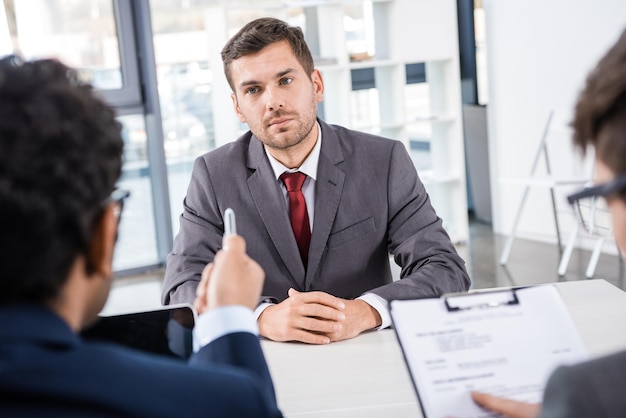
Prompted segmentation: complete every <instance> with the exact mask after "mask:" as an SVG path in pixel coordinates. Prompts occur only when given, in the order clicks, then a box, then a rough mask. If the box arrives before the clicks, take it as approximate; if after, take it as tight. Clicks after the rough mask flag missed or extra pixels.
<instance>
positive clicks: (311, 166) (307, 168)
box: [263, 122, 322, 180]
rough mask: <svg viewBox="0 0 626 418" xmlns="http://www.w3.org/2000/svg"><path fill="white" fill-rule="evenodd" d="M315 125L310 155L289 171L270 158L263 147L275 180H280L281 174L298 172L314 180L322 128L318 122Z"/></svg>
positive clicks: (320, 146) (320, 145)
mask: <svg viewBox="0 0 626 418" xmlns="http://www.w3.org/2000/svg"><path fill="white" fill-rule="evenodd" d="M315 123H316V124H317V141H316V142H315V146H314V147H313V149H312V150H311V153H310V154H309V156H308V157H306V159H305V160H304V162H302V165H301V166H300V167H298V168H295V169H289V168H287V167H285V166H284V165H283V164H282V163H281V162H280V161H278V160H277V159H276V158H274V157H272V154H270V153H269V152H267V149H265V145H263V148H264V149H265V154H266V155H267V158H268V159H269V160H270V165H271V166H272V170H274V176H275V177H276V180H278V179H279V178H280V175H281V174H283V173H284V172H285V171H288V172H290V173H293V172H296V171H300V172H302V173H304V174H306V175H307V176H309V177H311V178H312V179H313V180H315V179H316V177H317V163H318V161H319V159H320V151H321V149H322V127H321V126H320V124H319V123H318V122H315Z"/></svg>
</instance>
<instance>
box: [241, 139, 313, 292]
mask: <svg viewBox="0 0 626 418" xmlns="http://www.w3.org/2000/svg"><path fill="white" fill-rule="evenodd" d="M248 167H249V168H251V169H254V170H255V172H254V173H253V174H252V175H251V176H250V177H248V189H249V190H250V194H251V195H252V198H253V200H254V204H255V205H256V208H257V210H258V211H259V215H260V216H261V219H262V220H263V223H264V224H265V229H266V230H267V232H268V233H269V235H270V237H271V239H272V242H273V243H274V246H275V247H276V250H277V251H278V253H279V254H280V257H281V258H282V260H283V262H284V263H285V265H286V266H287V269H288V270H289V272H290V273H291V275H292V276H293V279H294V280H295V282H296V283H298V285H299V286H300V289H304V266H303V265H302V261H301V260H300V253H299V252H298V245H297V244H296V239H295V238H294V236H293V232H292V231H291V224H290V223H289V215H288V213H287V210H286V208H285V204H284V197H283V196H282V193H281V191H280V188H279V187H278V185H277V183H276V180H275V177H274V172H273V170H272V167H271V165H270V163H269V161H268V160H267V156H266V155H265V150H264V149H263V145H262V144H261V141H259V140H258V139H257V138H256V137H254V136H253V137H252V138H250V146H249V148H248Z"/></svg>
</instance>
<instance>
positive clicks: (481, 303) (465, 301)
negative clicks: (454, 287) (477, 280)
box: [441, 289, 519, 312]
mask: <svg viewBox="0 0 626 418" xmlns="http://www.w3.org/2000/svg"><path fill="white" fill-rule="evenodd" d="M516 290H517V289H510V290H495V291H486V292H472V293H448V294H445V295H442V296H441V298H442V299H443V302H444V304H445V305H446V309H447V310H448V312H459V311H466V310H470V309H486V308H499V307H502V306H511V305H519V299H518V298H517V293H516Z"/></svg>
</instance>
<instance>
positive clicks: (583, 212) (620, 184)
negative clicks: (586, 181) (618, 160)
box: [567, 175, 626, 237]
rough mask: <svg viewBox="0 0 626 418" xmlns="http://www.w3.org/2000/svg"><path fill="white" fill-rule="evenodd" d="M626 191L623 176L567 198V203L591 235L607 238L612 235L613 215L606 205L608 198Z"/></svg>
mask: <svg viewBox="0 0 626 418" xmlns="http://www.w3.org/2000/svg"><path fill="white" fill-rule="evenodd" d="M624 189H626V175H621V176H618V177H616V178H614V179H613V180H610V181H608V182H606V183H602V184H598V185H596V186H591V187H585V188H584V189H582V190H580V191H578V192H576V193H573V194H571V195H569V196H567V201H568V202H569V204H570V205H572V208H573V209H574V212H575V213H576V217H577V219H578V221H579V223H580V225H581V226H582V227H583V228H584V229H585V230H586V231H587V232H588V233H590V234H592V235H597V236H601V237H607V236H609V235H611V234H612V232H613V228H612V224H611V214H610V213H609V210H608V207H607V205H606V200H605V199H603V198H607V197H609V196H611V195H613V194H615V193H618V192H620V191H622V190H624Z"/></svg>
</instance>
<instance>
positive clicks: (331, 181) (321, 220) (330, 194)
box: [305, 121, 345, 290]
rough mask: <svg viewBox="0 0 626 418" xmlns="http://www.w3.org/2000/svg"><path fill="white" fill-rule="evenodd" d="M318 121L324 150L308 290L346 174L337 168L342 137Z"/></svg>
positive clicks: (318, 178) (319, 174) (312, 236)
mask: <svg viewBox="0 0 626 418" xmlns="http://www.w3.org/2000/svg"><path fill="white" fill-rule="evenodd" d="M319 123H320V127H321V128H322V149H321V152H320V158H319V161H318V163H317V180H316V182H315V219H313V234H312V235H311V245H310V248H309V265H308V268H307V272H306V281H305V283H306V290H309V289H310V288H311V284H312V281H313V278H314V277H315V273H316V272H317V269H318V267H319V264H320V260H321V259H322V255H323V253H324V249H325V248H326V243H327V242H328V236H329V235H330V231H331V228H332V226H333V223H334V222H335V216H336V214H337V208H338V207H339V199H340V198H341V193H342V191H343V183H344V179H345V173H344V172H343V171H341V170H340V169H338V168H337V164H339V163H340V162H342V161H343V151H342V149H341V145H340V144H339V138H338V137H337V135H336V134H335V132H334V131H333V130H332V129H331V128H330V127H329V126H328V125H326V124H325V123H324V122H322V121H319Z"/></svg>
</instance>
